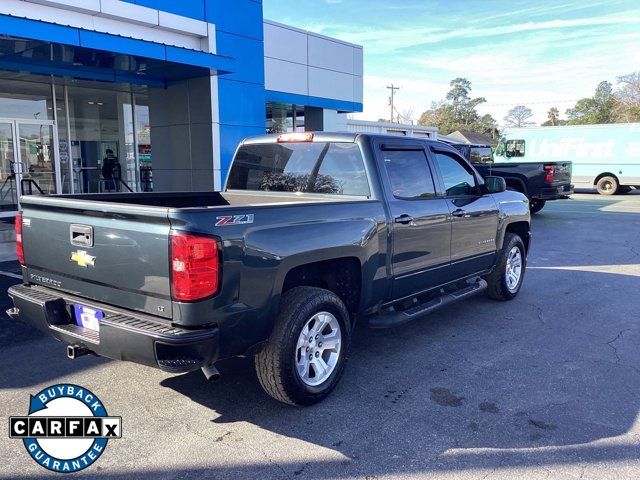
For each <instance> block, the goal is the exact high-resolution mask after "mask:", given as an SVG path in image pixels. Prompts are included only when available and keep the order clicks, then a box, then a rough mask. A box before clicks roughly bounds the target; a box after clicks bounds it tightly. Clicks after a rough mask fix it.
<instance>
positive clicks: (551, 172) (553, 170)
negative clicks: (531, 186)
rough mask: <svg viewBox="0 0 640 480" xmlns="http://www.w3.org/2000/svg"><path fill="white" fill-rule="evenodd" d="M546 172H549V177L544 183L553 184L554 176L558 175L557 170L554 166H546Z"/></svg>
mask: <svg viewBox="0 0 640 480" xmlns="http://www.w3.org/2000/svg"><path fill="white" fill-rule="evenodd" d="M544 170H545V171H546V172H547V176H546V178H545V180H544V181H545V182H547V183H553V176H554V175H555V173H556V168H555V167H554V166H553V165H545V166H544Z"/></svg>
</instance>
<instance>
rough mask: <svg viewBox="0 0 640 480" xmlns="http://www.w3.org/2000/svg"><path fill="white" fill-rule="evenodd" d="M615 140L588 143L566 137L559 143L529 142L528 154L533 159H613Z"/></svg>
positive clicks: (545, 140) (578, 138)
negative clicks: (529, 153)
mask: <svg viewBox="0 0 640 480" xmlns="http://www.w3.org/2000/svg"><path fill="white" fill-rule="evenodd" d="M615 148H616V142H615V140H607V141H606V142H589V141H587V140H586V139H585V138H584V137H567V138H563V139H561V140H560V141H559V142H550V141H549V140H547V139H544V140H539V139H537V138H534V139H533V140H531V144H530V146H529V152H531V156H532V157H535V158H602V159H613V158H614V155H615Z"/></svg>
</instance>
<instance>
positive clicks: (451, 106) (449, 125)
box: [418, 78, 497, 135]
mask: <svg viewBox="0 0 640 480" xmlns="http://www.w3.org/2000/svg"><path fill="white" fill-rule="evenodd" d="M449 85H450V86H451V90H450V91H449V93H447V96H446V98H445V99H444V100H440V101H438V102H433V103H432V104H431V108H430V109H429V110H427V111H426V112H424V113H423V114H422V115H421V116H420V120H418V124H419V125H430V126H434V127H438V129H439V130H440V133H442V134H443V135H448V134H450V133H452V132H455V131H456V130H470V131H474V132H480V133H484V134H488V135H495V132H494V130H496V129H497V124H496V121H495V120H494V119H493V117H491V115H485V116H483V117H480V115H479V114H478V111H477V107H478V106H479V105H481V104H483V103H485V102H486V99H484V98H482V97H478V98H471V95H470V94H471V82H470V81H469V80H467V79H466V78H455V79H453V80H451V82H450V83H449Z"/></svg>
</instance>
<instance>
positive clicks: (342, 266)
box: [280, 256, 362, 320]
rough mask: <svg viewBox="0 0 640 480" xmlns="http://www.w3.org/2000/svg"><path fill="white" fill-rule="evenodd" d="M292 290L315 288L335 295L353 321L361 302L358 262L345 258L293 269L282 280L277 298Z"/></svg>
mask: <svg viewBox="0 0 640 480" xmlns="http://www.w3.org/2000/svg"><path fill="white" fill-rule="evenodd" d="M295 287H317V288H323V289H325V290H329V291H330V292H333V293H335V294H336V295H337V296H338V297H340V299H341V300H342V301H343V302H344V304H345V305H346V307H347V311H348V312H349V314H350V315H351V317H352V320H353V319H354V318H355V316H356V315H357V313H358V311H359V310H360V306H361V302H362V263H361V260H360V259H359V258H358V257H353V256H347V257H339V258H331V259H326V260H320V261H317V262H311V263H305V264H301V265H297V266H295V267H292V268H291V269H289V270H288V271H287V272H286V275H285V276H284V280H283V282H282V289H281V291H280V296H281V295H284V294H285V293H286V292H288V291H289V290H291V289H293V288H295Z"/></svg>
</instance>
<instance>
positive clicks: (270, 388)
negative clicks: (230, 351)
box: [255, 287, 351, 406]
mask: <svg viewBox="0 0 640 480" xmlns="http://www.w3.org/2000/svg"><path fill="white" fill-rule="evenodd" d="M350 330H351V329H350V322H349V314H348V312H347V309H346V307H345V305H344V303H343V302H342V300H340V298H339V297H338V296H337V295H336V294H334V293H333V292H330V291H328V290H324V289H321V288H313V287H297V288H293V289H291V290H289V291H288V292H287V293H285V294H284V295H283V297H282V301H281V308H280V313H279V314H278V318H277V320H276V324H275V327H274V329H273V333H272V334H271V338H270V339H269V341H268V343H267V345H266V346H265V347H264V348H263V349H262V351H260V353H258V354H257V355H256V357H255V367H256V373H257V375H258V379H259V381H260V384H261V385H262V388H263V389H264V390H265V392H267V393H268V394H269V395H271V396H272V397H273V398H275V399H276V400H279V401H281V402H283V403H288V404H289V405H295V406H307V405H313V404H314V403H317V402H319V401H321V400H323V399H324V398H325V397H327V396H328V395H329V394H330V393H331V391H332V390H333V389H334V388H335V386H336V385H337V384H338V381H339V380H340V377H341V376H342V373H343V371H344V366H345V362H346V359H347V355H348V353H349V346H350V337H351V335H350V334H351V331H350Z"/></svg>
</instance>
